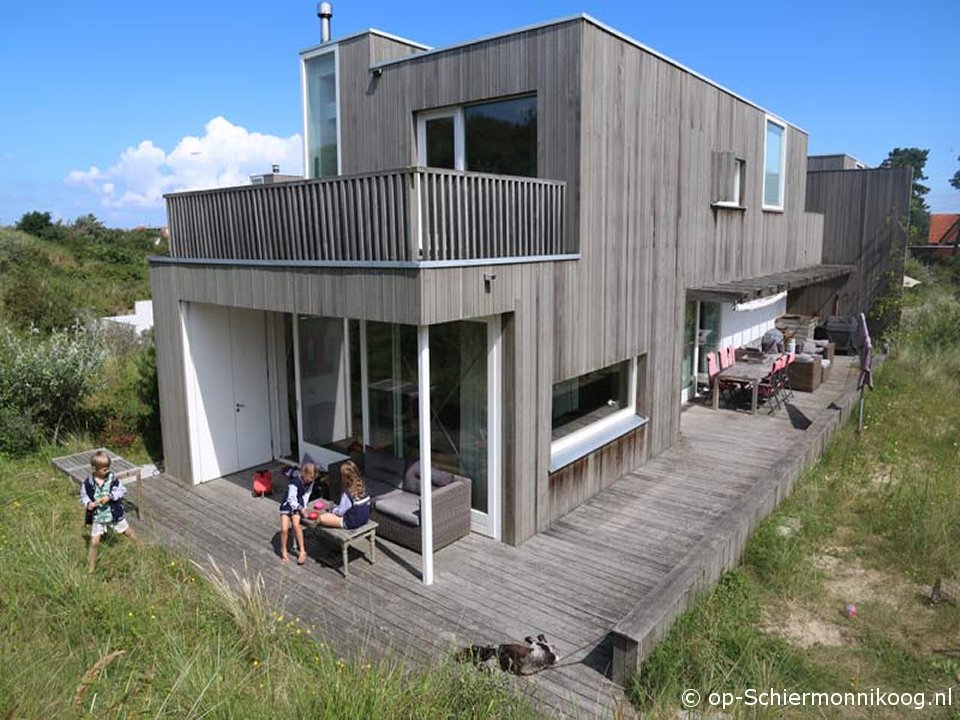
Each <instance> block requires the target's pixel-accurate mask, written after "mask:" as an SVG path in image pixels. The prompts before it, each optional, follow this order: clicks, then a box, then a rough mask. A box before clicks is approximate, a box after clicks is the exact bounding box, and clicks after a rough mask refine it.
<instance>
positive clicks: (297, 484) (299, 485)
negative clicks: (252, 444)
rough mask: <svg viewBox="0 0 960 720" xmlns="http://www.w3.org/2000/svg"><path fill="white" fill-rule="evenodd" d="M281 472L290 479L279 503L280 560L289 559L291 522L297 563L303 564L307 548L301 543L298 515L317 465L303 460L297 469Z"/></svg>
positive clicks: (305, 507)
mask: <svg viewBox="0 0 960 720" xmlns="http://www.w3.org/2000/svg"><path fill="white" fill-rule="evenodd" d="M283 474H284V475H286V476H287V477H288V478H289V479H290V484H289V485H287V496H286V498H284V500H283V502H282V503H280V562H288V561H289V559H290V558H288V557H287V538H288V536H289V532H290V525H291V524H292V525H293V535H294V537H295V538H296V541H297V549H298V550H299V551H300V554H299V556H298V557H297V564H298V565H303V564H304V563H305V562H306V561H307V550H306V546H305V545H304V544H303V525H301V524H300V516H301V515H302V514H303V512H304V511H305V510H306V509H307V503H309V502H310V494H311V493H312V492H313V485H314V481H315V480H316V479H317V466H316V465H314V464H313V463H312V462H305V463H303V465H301V466H300V468H299V469H298V470H292V469H289V470H288V469H284V472H283Z"/></svg>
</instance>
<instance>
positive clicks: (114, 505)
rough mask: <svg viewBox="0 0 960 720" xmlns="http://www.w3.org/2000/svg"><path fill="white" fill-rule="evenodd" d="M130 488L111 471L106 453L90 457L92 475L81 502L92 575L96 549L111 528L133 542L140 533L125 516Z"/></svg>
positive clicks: (88, 562) (84, 482)
mask: <svg viewBox="0 0 960 720" xmlns="http://www.w3.org/2000/svg"><path fill="white" fill-rule="evenodd" d="M126 494H127V489H126V488H125V487H124V486H123V485H121V484H120V481H119V480H117V478H116V476H114V474H113V473H112V472H111V471H110V456H109V455H107V454H106V453H105V452H103V451H102V450H101V451H98V452H95V453H94V454H93V455H92V456H91V457H90V474H89V475H88V476H87V478H86V480H84V481H83V482H82V483H80V502H81V503H83V507H84V508H86V510H87V517H86V520H87V525H89V526H90V552H89V555H88V556H87V572H89V573H92V572H93V571H94V569H95V568H96V566H97V546H98V545H100V537H101V536H102V535H103V534H104V533H106V532H107V530H108V529H109V528H111V527H112V528H113V531H114V532H116V533H119V534H121V535H126V536H127V537H129V538H130V539H131V540H136V539H137V534H136V533H135V532H134V531H133V528H132V527H130V525H129V524H128V523H127V521H126V519H125V518H124V517H123V501H122V498H123V496H124V495H126Z"/></svg>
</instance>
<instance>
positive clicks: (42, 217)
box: [17, 210, 53, 237]
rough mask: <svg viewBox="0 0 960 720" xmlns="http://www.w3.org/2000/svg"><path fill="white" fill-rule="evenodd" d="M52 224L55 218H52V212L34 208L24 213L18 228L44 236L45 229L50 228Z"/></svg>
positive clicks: (31, 233) (37, 235)
mask: <svg viewBox="0 0 960 720" xmlns="http://www.w3.org/2000/svg"><path fill="white" fill-rule="evenodd" d="M51 225H53V220H51V219H50V213H48V212H40V211H39V210H34V211H33V212H28V213H24V214H23V217H21V218H20V222H18V223H17V230H20V231H22V232H25V233H29V234H30V235H34V236H36V237H42V236H43V233H44V230H46V229H48V228H49V227H50V226H51Z"/></svg>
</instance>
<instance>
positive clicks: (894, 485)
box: [630, 268, 960, 717]
mask: <svg viewBox="0 0 960 720" xmlns="http://www.w3.org/2000/svg"><path fill="white" fill-rule="evenodd" d="M909 272H910V274H911V275H913V276H915V277H916V276H920V279H921V280H922V281H923V283H924V284H923V285H922V286H920V287H921V288H922V290H920V292H918V293H915V294H914V295H913V296H908V298H907V303H906V309H905V314H904V316H905V319H904V322H903V324H902V326H901V327H900V328H899V329H898V330H897V331H896V332H894V333H893V335H892V336H891V356H890V358H889V359H888V360H887V361H886V362H885V363H884V364H883V366H882V367H881V368H880V369H879V370H878V371H877V373H876V389H875V390H874V391H872V392H871V391H867V393H866V400H865V410H866V412H865V421H864V430H863V433H862V434H859V435H858V434H857V433H856V431H855V425H856V424H855V423H852V424H848V426H847V427H845V428H843V429H842V430H841V431H840V432H839V433H838V434H837V435H835V436H834V439H833V440H832V441H831V444H830V447H829V448H828V450H827V452H826V453H825V454H824V456H823V457H822V458H821V460H820V461H819V462H818V463H817V465H816V466H815V467H813V468H811V469H810V470H809V471H808V472H807V473H806V474H805V476H804V477H803V478H801V479H800V481H798V483H797V486H796V488H795V491H794V493H793V495H792V496H791V497H790V498H788V499H787V500H785V501H784V502H783V503H782V504H781V505H780V507H779V508H778V509H777V511H776V512H775V513H774V514H773V515H771V516H770V517H769V518H767V519H766V521H764V522H763V523H762V524H761V525H760V527H759V528H758V529H757V531H756V532H755V534H754V536H753V537H752V538H751V540H750V542H749V543H748V546H747V549H746V552H745V556H744V561H743V564H742V565H741V566H740V567H739V568H737V569H735V570H733V571H731V572H729V573H727V574H726V575H725V576H724V577H723V578H722V580H721V582H720V583H719V584H718V585H717V587H716V588H714V589H713V590H712V591H710V592H707V593H705V594H704V595H702V596H701V597H700V598H698V600H697V602H696V603H695V605H694V607H693V608H692V609H691V610H690V611H688V612H687V613H685V614H684V615H683V616H682V617H681V618H680V619H679V620H678V622H677V623H676V624H675V625H674V627H673V628H672V629H671V631H670V633H669V634H668V637H667V638H666V639H665V640H664V641H663V642H661V643H660V645H659V646H658V647H657V648H656V649H655V650H654V652H653V653H652V654H651V656H650V657H649V658H648V659H647V661H646V663H645V664H644V667H643V670H642V672H641V674H640V675H639V677H638V678H637V679H636V681H635V682H634V683H633V685H632V687H631V688H630V692H631V695H632V697H633V699H634V701H635V702H636V703H637V705H638V706H639V707H640V708H642V709H643V710H644V711H645V712H646V713H648V714H649V715H651V716H654V717H659V716H664V717H668V716H669V717H672V716H675V714H676V713H677V712H678V711H679V710H681V709H682V705H681V703H680V694H681V692H682V691H683V690H684V689H686V688H695V689H697V690H699V691H700V692H701V693H702V695H703V696H704V697H705V696H706V693H707V692H709V691H710V690H717V691H724V690H726V691H732V692H737V691H738V690H739V691H742V690H743V689H745V688H778V689H779V688H787V689H791V690H797V691H804V690H806V691H844V690H850V689H857V688H865V687H881V688H885V689H887V690H897V691H900V692H918V691H927V692H934V691H943V690H946V689H947V688H949V687H954V695H955V696H957V700H956V701H955V703H957V702H960V688H958V687H957V685H958V682H960V607H958V606H957V605H956V604H950V603H942V604H938V605H931V604H930V603H929V599H928V598H929V591H930V588H931V586H932V584H933V583H934V582H935V580H936V579H937V578H938V577H939V578H944V579H945V580H946V581H948V582H950V583H951V584H952V585H953V586H954V587H955V586H956V585H957V584H958V582H960V483H958V482H957V469H958V468H960V401H958V400H957V398H958V394H960V372H958V371H960V360H958V359H960V303H958V301H957V297H956V292H957V284H956V282H955V280H954V279H953V278H951V277H948V278H946V281H944V280H945V279H944V278H943V277H942V276H941V277H938V274H937V273H936V272H933V271H928V270H925V269H923V268H911V271H909ZM825 560H829V561H830V562H824V561H825ZM848 602H850V603H854V604H856V605H857V606H858V617H857V618H856V619H849V618H846V617H844V616H843V614H842V610H843V608H844V605H845V604H846V603H848ZM804 623H807V625H809V626H810V627H814V626H815V627H816V628H822V629H826V630H828V631H830V633H832V635H831V637H833V638H834V639H835V640H836V641H835V642H830V643H826V644H823V643H820V644H818V643H815V642H814V643H802V642H798V641H797V640H796V638H795V637H793V636H792V635H791V634H790V633H789V632H786V631H785V630H784V628H785V627H786V625H787V624H792V626H794V628H796V627H799V628H800V630H803V629H804ZM700 709H701V710H707V711H708V712H709V711H710V708H709V707H707V706H706V705H701V706H700ZM737 712H738V713H739V714H750V715H751V716H761V717H780V716H783V715H789V714H791V713H792V714H794V715H796V716H803V715H805V714H808V713H809V708H807V709H802V708H801V709H796V710H792V711H791V710H788V709H785V708H775V709H774V708H767V709H760V708H750V709H748V708H746V707H745V706H743V705H741V706H740V707H739V708H737ZM939 712H941V713H943V715H942V716H943V717H947V716H949V717H955V716H956V715H955V713H956V712H957V706H956V704H955V706H954V708H953V709H947V708H941V709H940V710H939ZM951 713H953V714H951ZM826 714H827V715H828V716H829V715H836V716H838V717H839V716H851V715H852V716H857V717H874V716H877V715H879V716H883V714H884V711H883V710H882V709H879V710H878V709H877V708H834V709H833V712H832V713H831V712H827V713H826ZM898 714H899V713H895V712H894V713H888V716H895V715H898ZM934 716H938V715H936V713H934Z"/></svg>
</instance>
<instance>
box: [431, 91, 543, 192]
mask: <svg viewBox="0 0 960 720" xmlns="http://www.w3.org/2000/svg"><path fill="white" fill-rule="evenodd" d="M417 147H418V162H419V164H421V165H426V166H428V167H440V168H450V169H455V170H472V171H474V172H487V173H495V174H499V175H522V176H526V177H536V176H537V97H536V95H527V96H523V97H517V98H510V99H507V100H497V101H495V102H486V103H477V104H473V105H466V106H462V107H455V108H447V109H444V110H431V111H429V112H424V113H420V115H419V116H418V118H417Z"/></svg>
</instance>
